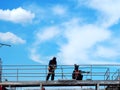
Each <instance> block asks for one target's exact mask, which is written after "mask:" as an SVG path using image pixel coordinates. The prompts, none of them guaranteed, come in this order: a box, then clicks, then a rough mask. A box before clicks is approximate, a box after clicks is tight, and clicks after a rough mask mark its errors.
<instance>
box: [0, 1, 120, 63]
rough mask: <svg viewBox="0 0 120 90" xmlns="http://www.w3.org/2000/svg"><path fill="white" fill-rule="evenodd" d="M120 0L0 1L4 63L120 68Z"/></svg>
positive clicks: (0, 37) (2, 56) (0, 53)
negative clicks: (55, 63) (116, 65)
mask: <svg viewBox="0 0 120 90" xmlns="http://www.w3.org/2000/svg"><path fill="white" fill-rule="evenodd" d="M119 5H120V0H0V43H5V44H10V45H12V46H11V47H7V46H3V47H0V57H1V58H2V62H3V64H48V61H49V60H50V59H51V58H52V57H53V56H56V57H57V61H58V64H66V65H73V64H74V63H78V64H116V63H117V64H118V63H119V59H120V49H119V48H120V43H119V41H120V35H119V33H120V7H119Z"/></svg>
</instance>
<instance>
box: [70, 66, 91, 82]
mask: <svg viewBox="0 0 120 90" xmlns="http://www.w3.org/2000/svg"><path fill="white" fill-rule="evenodd" d="M82 73H89V72H85V71H81V70H79V65H76V64H74V70H73V73H72V79H75V80H82V79H83V75H82Z"/></svg>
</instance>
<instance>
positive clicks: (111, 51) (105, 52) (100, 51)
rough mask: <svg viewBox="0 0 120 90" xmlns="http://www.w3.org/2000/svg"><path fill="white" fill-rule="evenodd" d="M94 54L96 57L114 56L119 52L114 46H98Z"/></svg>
mask: <svg viewBox="0 0 120 90" xmlns="http://www.w3.org/2000/svg"><path fill="white" fill-rule="evenodd" d="M95 54H96V55H97V57H101V58H116V57H118V56H119V54H120V53H118V52H117V50H115V48H109V47H102V46H100V47H98V48H97V50H96V52H95Z"/></svg>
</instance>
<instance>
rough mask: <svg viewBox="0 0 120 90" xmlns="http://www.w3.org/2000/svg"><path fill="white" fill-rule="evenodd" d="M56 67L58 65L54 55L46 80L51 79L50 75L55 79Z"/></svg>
mask: <svg viewBox="0 0 120 90" xmlns="http://www.w3.org/2000/svg"><path fill="white" fill-rule="evenodd" d="M56 67H57V62H56V58H55V57H54V58H53V59H52V60H50V61H49V67H48V71H49V72H48V75H47V77H46V80H49V77H50V76H51V80H54V77H55V69H56Z"/></svg>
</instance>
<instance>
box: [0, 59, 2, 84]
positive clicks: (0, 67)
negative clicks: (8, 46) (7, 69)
mask: <svg viewBox="0 0 120 90" xmlns="http://www.w3.org/2000/svg"><path fill="white" fill-rule="evenodd" d="M0 82H2V60H1V58H0Z"/></svg>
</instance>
